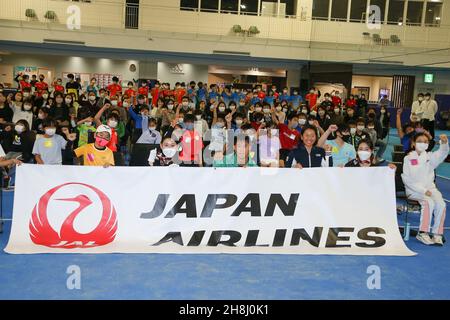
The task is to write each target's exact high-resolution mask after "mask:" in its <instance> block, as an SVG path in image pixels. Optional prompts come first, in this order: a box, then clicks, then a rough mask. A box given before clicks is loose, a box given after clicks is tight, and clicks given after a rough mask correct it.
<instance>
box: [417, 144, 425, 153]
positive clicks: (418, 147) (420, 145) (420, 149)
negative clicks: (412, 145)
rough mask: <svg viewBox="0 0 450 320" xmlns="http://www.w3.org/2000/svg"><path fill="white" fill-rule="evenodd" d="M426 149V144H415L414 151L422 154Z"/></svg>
mask: <svg viewBox="0 0 450 320" xmlns="http://www.w3.org/2000/svg"><path fill="white" fill-rule="evenodd" d="M427 149H428V143H425V142H417V143H416V151H417V152H424V151H426V150H427Z"/></svg>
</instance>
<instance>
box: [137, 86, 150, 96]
mask: <svg viewBox="0 0 450 320" xmlns="http://www.w3.org/2000/svg"><path fill="white" fill-rule="evenodd" d="M138 94H142V95H144V96H145V98H147V97H148V87H147V86H145V87H140V88H139V89H138Z"/></svg>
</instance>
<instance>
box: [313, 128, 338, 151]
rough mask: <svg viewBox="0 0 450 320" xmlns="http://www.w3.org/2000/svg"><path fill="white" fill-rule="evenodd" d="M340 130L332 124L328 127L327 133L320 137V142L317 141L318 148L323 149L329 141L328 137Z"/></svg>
mask: <svg viewBox="0 0 450 320" xmlns="http://www.w3.org/2000/svg"><path fill="white" fill-rule="evenodd" d="M337 129H338V127H337V125H335V124H332V125H331V126H329V127H328V129H327V131H325V132H324V133H323V134H322V136H321V137H320V139H319V141H317V146H318V147H321V148H323V147H324V145H325V142H326V141H327V139H328V137H329V136H330V134H331V133H332V132H335V131H336V130H337Z"/></svg>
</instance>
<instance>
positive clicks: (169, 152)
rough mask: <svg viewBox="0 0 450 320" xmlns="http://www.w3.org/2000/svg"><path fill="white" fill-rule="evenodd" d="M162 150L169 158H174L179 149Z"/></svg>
mask: <svg viewBox="0 0 450 320" xmlns="http://www.w3.org/2000/svg"><path fill="white" fill-rule="evenodd" d="M162 152H163V153H164V155H165V156H166V157H167V158H173V156H174V155H175V154H176V153H177V149H175V148H163V149H162Z"/></svg>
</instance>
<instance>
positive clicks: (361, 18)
mask: <svg viewBox="0 0 450 320" xmlns="http://www.w3.org/2000/svg"><path fill="white" fill-rule="evenodd" d="M366 11H367V0H352V4H351V8H350V21H351V22H365V21H366Z"/></svg>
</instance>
